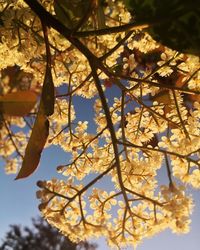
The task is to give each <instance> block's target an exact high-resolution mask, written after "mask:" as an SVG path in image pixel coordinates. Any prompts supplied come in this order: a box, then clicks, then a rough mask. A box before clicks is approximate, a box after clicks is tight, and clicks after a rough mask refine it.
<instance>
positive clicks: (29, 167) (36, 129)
mask: <svg viewBox="0 0 200 250" xmlns="http://www.w3.org/2000/svg"><path fill="white" fill-rule="evenodd" d="M48 134H49V121H48V120H47V118H46V115H45V114H44V109H43V107H42V105H41V104H40V107H39V111H38V114H37V117H36V120H35V123H34V126H33V129H32V133H31V137H30V139H29V142H28V145H27V147H26V150H25V156H24V159H23V163H22V167H21V169H20V171H19V173H18V175H17V177H16V178H15V180H18V179H21V178H25V177H28V176H29V175H31V174H32V173H33V172H34V171H35V170H36V168H37V166H38V164H39V161H40V157H41V153H42V150H43V148H44V146H45V143H46V140H47V137H48Z"/></svg>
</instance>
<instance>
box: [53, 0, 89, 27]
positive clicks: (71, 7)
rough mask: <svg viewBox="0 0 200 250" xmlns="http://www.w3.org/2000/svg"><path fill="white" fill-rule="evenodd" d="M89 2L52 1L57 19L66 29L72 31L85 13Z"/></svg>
mask: <svg viewBox="0 0 200 250" xmlns="http://www.w3.org/2000/svg"><path fill="white" fill-rule="evenodd" d="M89 6H90V0H84V1H82V0H54V10H55V13H56V17H57V19H58V20H59V21H60V22H61V23H63V24H64V25H65V26H66V27H67V28H69V29H73V28H75V27H76V25H77V24H78V22H79V21H80V20H81V19H82V18H83V17H84V15H85V14H86V13H87V11H88V9H89Z"/></svg>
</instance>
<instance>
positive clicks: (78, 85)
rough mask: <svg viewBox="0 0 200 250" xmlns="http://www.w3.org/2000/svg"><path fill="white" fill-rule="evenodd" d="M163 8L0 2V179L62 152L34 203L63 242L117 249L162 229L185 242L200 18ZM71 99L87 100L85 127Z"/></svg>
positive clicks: (195, 179)
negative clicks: (95, 241)
mask: <svg viewBox="0 0 200 250" xmlns="http://www.w3.org/2000/svg"><path fill="white" fill-rule="evenodd" d="M161 2H162V3H161ZM163 2H164V3H165V4H166V5H164V4H163ZM181 3H182V4H181ZM167 4H169V3H168V1H154V0H151V1H150V0H145V1H143V4H140V1H137V0H135V1H119V0H115V1H111V0H102V1H101V0H99V1H97V0H96V1H95V0H86V1H80V0H73V1H68V0H66V1H64V0H57V1H56V0H55V1H53V0H40V1H34V0H3V1H1V3H0V8H1V15H0V18H1V19H0V21H1V26H0V32H1V41H0V53H1V57H0V64H1V85H0V91H1V96H0V111H1V116H0V124H1V130H0V138H1V156H2V158H3V159H4V160H5V163H6V164H5V171H6V173H8V174H9V173H17V172H18V174H17V177H16V179H20V178H25V177H27V176H29V175H30V174H32V173H33V172H34V170H35V169H36V168H37V166H38V163H39V160H40V155H41V152H42V150H43V148H44V147H49V146H51V145H56V146H57V147H60V148H62V150H64V151H65V152H66V153H70V155H71V159H70V161H69V162H67V163H66V165H62V166H59V167H58V172H59V173H60V174H61V178H60V179H55V178H53V179H52V180H48V181H38V186H39V188H40V190H39V191H38V192H37V196H38V198H39V199H40V200H41V204H40V206H39V209H40V210H41V213H42V215H43V216H44V217H45V218H46V219H47V220H48V222H49V223H50V224H52V225H54V226H55V227H57V228H58V229H59V230H60V231H61V232H62V233H63V234H65V235H67V236H68V237H69V238H70V239H71V240H72V241H77V242H78V241H80V240H86V239H88V237H98V236H102V235H103V236H105V237H106V238H107V241H108V244H109V245H110V246H111V247H112V246H117V247H119V248H120V247H122V246H124V245H137V244H138V243H140V241H141V240H142V239H143V238H145V237H149V236H153V235H154V234H157V233H159V232H161V231H163V230H164V229H166V228H170V229H171V230H172V231H173V232H174V233H187V232H188V231H189V224H190V214H191V211H192V208H193V201H192V197H191V195H189V194H188V192H187V190H186V186H187V185H191V186H192V187H194V188H200V159H199V157H200V155H199V148H200V129H199V128H200V120H199V115H200V104H199V94H200V89H199V79H200V72H199V70H200V62H199V57H198V55H199V51H200V48H199V44H200V39H199V33H200V32H199V30H198V29H199V27H200V25H199V23H200V20H199V12H200V9H199V8H200V7H199V5H198V1H193V3H188V2H187V1H186V0H185V1H180V0H174V1H171V4H169V6H168V5H167ZM166 8H167V9H168V10H169V13H168V14H169V15H168V16H167V17H165V16H163V13H164V10H165V9H166ZM147 10H148V12H146V11H147ZM170 11H171V12H170ZM144 13H149V14H148V15H146V16H145V15H144ZM174 19H176V22H174ZM191 20H192V21H191ZM191 22H192V23H193V26H191V25H190V24H191ZM166 27H167V28H168V30H169V35H167V29H166ZM191 32H193V33H191ZM194 32H195V35H194V37H191V36H190V35H191V34H194ZM177 34H178V35H177ZM188 35H189V36H190V39H188ZM152 37H153V38H154V39H155V40H154V39H153V38H152ZM170 38H171V39H170ZM186 38H187V39H186ZM160 42H161V43H160ZM165 45H167V46H169V47H165ZM172 49H173V50H172ZM174 49H176V51H175V50H174ZM182 52H183V53H182ZM112 88H113V93H114V95H115V98H114V99H113V100H112V99H109V98H108V96H107V92H108V89H112ZM75 98H85V100H86V99H91V100H92V103H93V107H94V117H92V118H91V116H92V114H90V115H89V116H88V117H87V111H86V115H85V120H84V121H83V120H78V117H76V111H77V110H78V108H79V107H76V106H74V99H75ZM90 103H91V102H90ZM92 119H93V120H94V123H95V129H93V127H94V124H91V123H92ZM92 125H93V126H92ZM159 169H162V170H161V171H163V172H165V173H166V180H167V181H168V185H162V184H160V183H158V170H159ZM107 182H109V185H105V183H107ZM99 183H103V184H102V185H101V186H100V187H99Z"/></svg>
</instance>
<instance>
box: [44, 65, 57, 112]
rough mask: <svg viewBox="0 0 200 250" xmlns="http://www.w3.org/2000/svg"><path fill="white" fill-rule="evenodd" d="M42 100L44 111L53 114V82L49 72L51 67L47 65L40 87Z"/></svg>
mask: <svg viewBox="0 0 200 250" xmlns="http://www.w3.org/2000/svg"><path fill="white" fill-rule="evenodd" d="M42 102H43V107H44V113H45V115H47V116H50V115H53V113H54V102H55V96H54V84H53V79H52V74H51V68H50V67H47V69H46V74H45V78H44V83H43V88H42Z"/></svg>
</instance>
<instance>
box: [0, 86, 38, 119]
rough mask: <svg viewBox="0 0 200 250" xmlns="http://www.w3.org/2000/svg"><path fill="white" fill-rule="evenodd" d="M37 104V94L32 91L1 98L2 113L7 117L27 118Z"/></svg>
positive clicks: (19, 92)
mask: <svg viewBox="0 0 200 250" xmlns="http://www.w3.org/2000/svg"><path fill="white" fill-rule="evenodd" d="M36 102H37V94H36V93H35V92H34V91H32V90H27V91H17V92H14V93H8V94H6V95H4V96H0V111H1V112H2V113H3V114H5V115H12V116H25V115H27V114H28V113H29V112H30V111H31V110H32V109H33V107H34V106H35V104H36Z"/></svg>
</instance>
